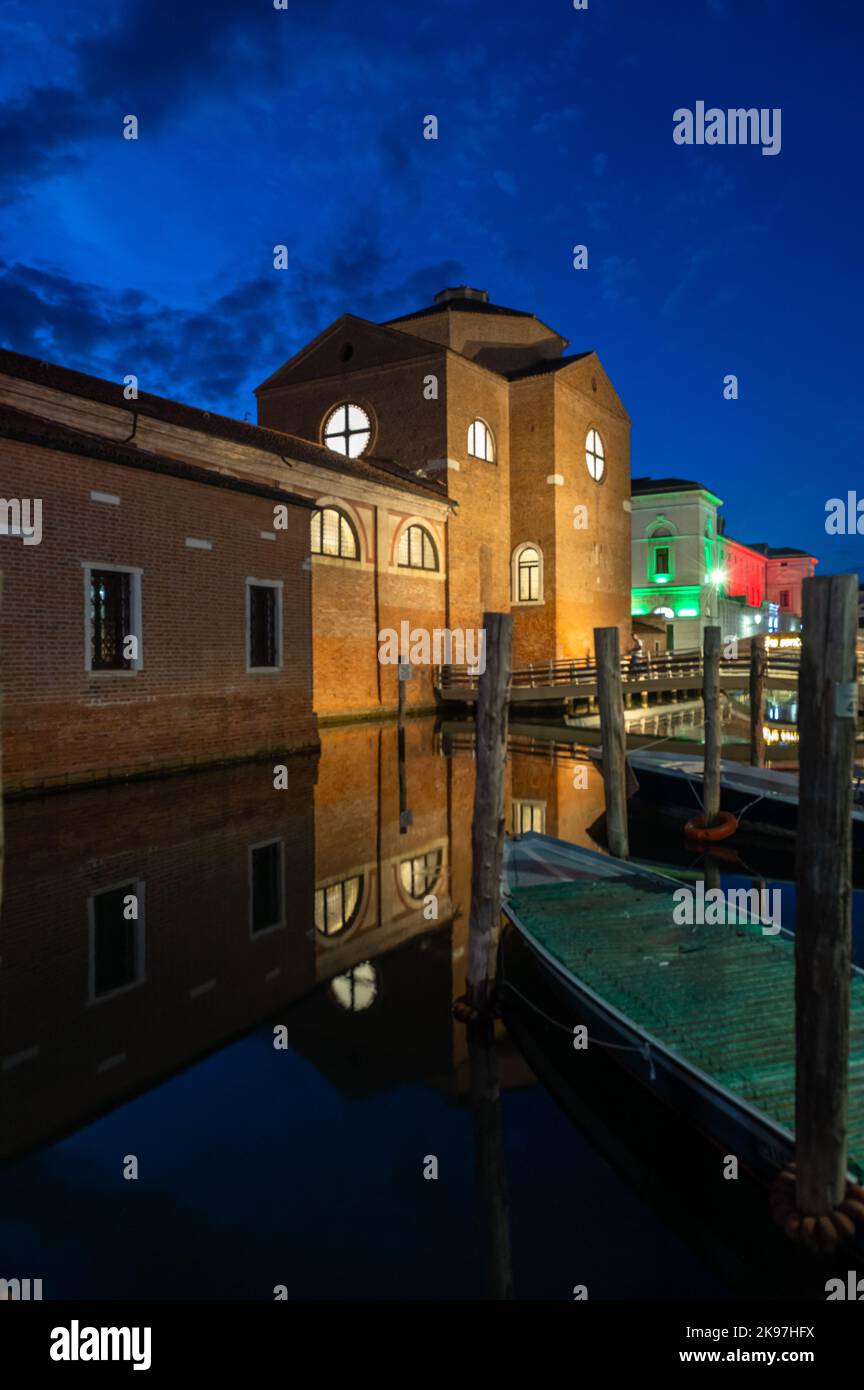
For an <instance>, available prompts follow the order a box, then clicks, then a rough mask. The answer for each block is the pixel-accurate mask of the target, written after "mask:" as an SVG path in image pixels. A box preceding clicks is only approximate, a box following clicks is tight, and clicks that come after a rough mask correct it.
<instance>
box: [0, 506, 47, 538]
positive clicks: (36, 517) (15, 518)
mask: <svg viewBox="0 0 864 1390" xmlns="http://www.w3.org/2000/svg"><path fill="white" fill-rule="evenodd" d="M0 536H20V537H21V539H22V541H23V542H24V544H25V545H38V544H39V542H40V541H41V540H42V498H41V497H0Z"/></svg>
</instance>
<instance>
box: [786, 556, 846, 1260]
mask: <svg viewBox="0 0 864 1390" xmlns="http://www.w3.org/2000/svg"><path fill="white" fill-rule="evenodd" d="M802 626H803V647H802V651H801V669H800V674H799V678H798V710H799V714H798V728H799V731H800V742H799V754H800V758H799V769H800V770H799V776H798V843H797V850H796V862H797V913H796V921H795V1164H794V1167H791V1168H787V1169H785V1170H784V1171H783V1172H782V1173H781V1174H780V1176H779V1178H778V1179H777V1183H776V1185H775V1189H774V1193H773V1195H772V1206H773V1210H774V1218H775V1220H776V1221H777V1222H778V1224H780V1225H782V1226H784V1228H785V1230H786V1233H787V1235H789V1236H790V1237H791V1238H792V1239H793V1240H796V1241H800V1242H801V1243H802V1244H804V1245H805V1246H807V1248H808V1249H810V1250H813V1251H818V1252H828V1251H830V1250H832V1249H833V1248H834V1246H835V1245H836V1244H837V1242H838V1241H840V1240H843V1239H845V1238H846V1237H848V1236H850V1235H852V1234H853V1233H854V1230H855V1226H856V1224H857V1225H859V1226H860V1225H862V1224H864V1189H862V1188H861V1187H860V1186H858V1185H857V1184H855V1183H850V1182H849V1181H848V1179H847V1144H848V1120H847V1105H848V1087H849V1007H850V995H851V963H852V771H853V767H854V761H855V732H856V727H857V721H858V686H857V680H856V651H855V643H856V637H857V628H858V577H857V575H852V574H839V575H826V576H825V577H820V578H819V579H805V581H804V613H803V620H802Z"/></svg>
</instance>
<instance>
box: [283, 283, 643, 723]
mask: <svg viewBox="0 0 864 1390" xmlns="http://www.w3.org/2000/svg"><path fill="white" fill-rule="evenodd" d="M566 347H567V341H566V339H564V338H562V337H561V336H560V334H558V333H556V332H555V331H554V330H553V329H551V328H549V327H548V326H547V325H545V324H544V323H542V322H541V321H540V320H539V319H537V318H536V317H535V316H534V315H533V314H531V313H528V312H525V311H523V310H517V309H507V308H503V307H502V306H500V305H495V304H491V303H490V302H489V297H488V295H487V294H486V292H485V291H482V290H472V289H468V288H466V287H464V286H463V287H461V288H458V289H449V290H443V291H442V292H441V293H440V294H438V295H436V296H435V301H434V303H433V304H431V305H429V306H426V307H424V308H421V309H418V310H415V311H414V312H413V313H410V314H406V315H403V316H402V317H400V318H398V319H394V320H391V321H390V322H389V323H386V324H374V323H370V322H368V321H366V320H364V319H360V318H356V317H354V316H353V315H351V314H344V315H342V317H341V318H339V319H337V320H336V322H335V323H333V324H331V325H330V327H329V328H327V329H325V330H324V332H322V333H320V334H319V335H318V337H316V338H315V339H314V340H313V341H312V342H311V343H309V344H308V345H307V346H306V347H305V348H303V349H302V350H301V351H300V352H299V353H297V354H296V355H295V356H294V357H292V358H291V359H290V361H288V362H286V363H285V364H284V366H282V367H280V368H279V369H278V370H277V371H276V372H274V373H273V374H272V375H271V376H270V377H268V378H267V380H266V381H265V382H264V383H263V384H262V385H261V386H260V387H259V388H258V391H257V396H258V417H259V421H260V423H261V424H262V425H264V426H266V427H268V428H272V429H276V430H290V431H291V432H292V433H293V434H298V435H301V436H302V437H303V438H306V439H309V440H316V441H319V442H320V443H326V444H328V445H329V447H330V449H331V450H334V451H339V452H340V453H342V455H343V457H345V458H348V457H350V455H351V454H352V453H356V454H357V455H358V456H359V457H361V458H364V457H366V456H367V455H368V456H369V458H370V461H372V460H374V458H375V457H379V458H384V459H395V460H396V461H397V462H398V464H399V465H400V468H401V471H402V472H403V473H404V474H405V475H406V476H410V477H413V478H415V479H425V480H430V481H431V480H434V482H435V484H436V486H437V488H438V490H439V493H440V495H442V496H443V497H444V498H445V499H446V504H447V506H446V510H444V511H442V513H441V514H440V517H439V519H438V520H437V525H435V524H432V518H431V517H429V509H428V507H427V512H426V517H428V518H429V519H428V521H427V520H426V519H425V518H424V515H423V514H421V515H418V516H417V517H406V516H404V515H400V514H393V512H392V511H391V512H390V514H389V515H386V516H381V515H380V514H379V517H378V527H377V536H378V547H377V555H378V559H377V569H376V573H377V574H378V576H379V580H378V582H379V584H380V585H381V591H382V594H383V595H386V596H387V599H388V602H387V603H386V604H382V617H387V616H388V615H389V616H390V617H393V618H395V617H397V616H398V615H399V613H400V611H401V610H403V608H404V612H403V614H402V615H403V616H404V617H409V618H412V619H413V616H414V613H415V611H417V612H418V613H419V612H421V610H420V609H419V608H415V607H414V606H413V605H418V604H424V607H425V611H426V612H427V613H430V614H431V613H433V612H437V613H438V614H439V615H440V618H439V620H440V622H441V623H442V624H443V625H444V626H445V627H447V628H448V629H459V630H462V631H466V630H468V629H476V628H479V626H480V623H481V620H482V615H483V612H484V611H485V610H496V611H508V610H512V612H513V618H514V625H513V659H514V663H515V664H517V665H521V664H525V663H527V662H528V661H530V660H549V659H555V658H558V657H563V656H585V655H587V654H589V653H590V652H591V651H593V628H594V627H595V626H605V625H618V626H619V627H620V629H621V633H622V637H623V638H625V639H626V638H627V637H628V636H629V630H630V626H629V608H628V590H629V584H630V549H629V547H630V517H629V510H630V500H629V499H630V455H629V429H630V422H629V419H628V416H627V414H626V411H625V410H624V408H623V406H622V404H621V402H620V400H619V398H618V396H617V394H616V393H615V390H614V388H613V386H612V384H611V382H610V381H609V378H608V377H607V375H606V373H605V371H604V370H603V367H602V366H601V365H600V362H599V360H598V358H597V356H596V354H595V353H593V352H583V353H577V354H575V355H570V356H565V355H563V354H564V349H565V348H566ZM297 481H298V483H299V480H297ZM349 481H350V479H347V480H346V487H347V484H348V482H349ZM341 495H342V494H340V493H339V492H338V491H336V490H335V489H334V495H333V504H334V506H335V507H338V506H339V505H340V497H341ZM347 500H348V498H347V493H346V501H347ZM345 511H346V514H347V519H348V521H349V522H351V521H352V520H353V515H352V510H351V508H349V507H348V506H347V505H346V507H345ZM415 525H416V526H424V525H425V526H426V529H427V530H428V533H429V540H430V542H431V543H432V544H431V547H429V548H426V547H424V548H423V551H422V555H423V557H424V563H423V566H422V568H421V567H420V566H419V565H418V563H417V560H418V558H419V557H420V556H421V550H420V546H419V541H418V544H417V545H416V547H414V548H413V549H411V550H409V548H408V545H407V542H406V540H405V534H406V531H407V530H408V529H409V528H411V527H412V526H415ZM356 529H357V530H358V531H359V529H360V528H359V527H358V528H356ZM414 539H415V540H418V538H417V536H416V532H415V533H414ZM363 544H364V543H363V538H362V536H361V538H360V541H359V546H358V549H359V551H360V553H361V556H362V555H363V554H365V553H366V552H364V550H363ZM331 548H332V547H331ZM314 549H315V545H314V542H313V550H314ZM325 566H326V568H325ZM313 571H314V589H313V592H314V598H313V607H314V611H315V628H316V647H315V654H316V687H315V704H316V709H317V710H318V712H319V714H322V715H323V714H328V713H330V712H331V711H337V712H338V711H339V710H341V709H344V708H345V701H346V696H347V695H348V693H349V692H347V691H344V690H342V691H340V690H338V689H337V688H336V686H335V683H334V680H333V678H332V677H331V675H330V673H329V671H328V669H327V664H328V663H329V660H330V654H329V653H327V652H326V651H325V652H324V653H323V659H324V662H323V664H321V665H320V666H319V664H318V656H319V651H320V649H321V647H322V645H323V643H324V640H325V638H324V635H323V629H322V623H321V615H322V614H324V613H325V612H332V611H334V610H336V611H342V605H343V604H344V603H345V602H348V601H353V602H354V603H355V605H356V607H360V606H361V604H362V603H364V602H365V600H364V599H363V592H364V581H363V577H362V570H360V567H359V566H358V563H357V560H356V559H355V558H354V557H353V556H352V555H350V554H349V556H348V557H347V558H341V557H340V558H335V563H334V557H333V556H317V557H316V556H315V555H314V554H313ZM408 573H410V574H412V575H413V580H414V589H413V592H412V591H411V590H410V589H409V588H408V587H407V586H406V584H405V577H406V575H407V574H408ZM397 581H400V582H397ZM436 584H437V589H436V587H435V586H436ZM353 596H357V597H358V598H359V602H358V601H357V598H354V597H353ZM424 596H425V597H424ZM421 621H422V619H421ZM390 625H391V624H390V623H389V622H384V621H382V623H381V624H380V627H385V626H390ZM336 660H337V661H338V653H337V656H336ZM319 671H320V676H319V674H318V673H319ZM428 689H429V687H428V682H427V681H425V680H424V681H422V682H419V683H418V684H417V685H416V686H415V688H414V691H413V694H412V697H411V698H413V699H414V700H415V702H423V701H425V698H426V695H427V692H428ZM394 690H395V682H394V681H393V679H392V677H391V679H390V681H389V683H388V684H387V685H386V686H385V688H384V689H383V691H382V695H381V698H380V701H379V707H380V705H385V706H386V705H390V704H392V702H393V700H394V698H395V696H394Z"/></svg>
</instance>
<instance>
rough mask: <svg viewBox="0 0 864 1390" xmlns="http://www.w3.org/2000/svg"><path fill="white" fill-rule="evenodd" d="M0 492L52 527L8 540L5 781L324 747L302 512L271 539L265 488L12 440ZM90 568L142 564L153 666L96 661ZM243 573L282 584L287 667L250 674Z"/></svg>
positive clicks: (0, 459) (0, 634)
mask: <svg viewBox="0 0 864 1390" xmlns="http://www.w3.org/2000/svg"><path fill="white" fill-rule="evenodd" d="M91 491H98V492H103V493H107V494H110V495H113V496H119V498H120V504H119V506H118V505H111V504H107V503H104V502H94V501H92V500H91V498H90V493H91ZM0 493H2V495H3V496H4V497H11V496H28V497H39V498H42V500H43V528H44V534H43V538H42V542H41V544H39V545H24V544H23V543H22V541H21V540H20V539H18V538H15V537H12V536H4V537H0V565H2V569H3V598H2V610H0V643H2V684H3V691H4V720H3V725H4V727H3V743H4V749H3V757H4V781H5V786H6V788H7V790H8V789H17V788H20V787H27V786H33V785H38V784H40V783H41V782H43V781H46V782H48V781H54V780H57V781H60V782H62V781H63V780H68V781H72V782H74V781H85V780H89V779H92V778H97V777H103V776H106V775H112V776H119V775H124V774H127V773H130V772H135V773H138V772H144V771H147V770H157V769H161V768H168V767H178V766H184V765H188V764H192V763H197V762H213V761H221V760H223V759H234V758H241V757H253V756H258V755H263V754H268V753H270V752H275V751H277V750H289V749H297V748H303V747H310V746H314V745H315V744H316V742H317V733H316V722H315V717H314V715H313V712H312V650H311V633H310V626H311V621H310V575H309V570H308V566H304V562H307V557H308V553H309V515H310V514H309V512H308V511H307V510H306V509H305V508H301V507H297V506H289V507H288V520H289V525H288V529H287V530H284V531H279V532H277V533H276V534H277V539H276V540H275V541H268V540H262V539H261V536H260V533H261V532H262V531H272V528H273V505H274V504H273V502H272V501H268V500H267V499H266V498H265V497H260V498H259V497H256V496H250V495H246V494H243V493H238V492H235V491H229V490H227V489H222V488H216V487H209V486H205V485H202V484H198V483H195V482H191V481H188V480H184V479H178V478H174V477H170V476H165V475H163V474H158V473H153V472H150V471H144V470H139V469H134V468H128V467H123V466H121V465H119V464H114V463H109V462H104V461H96V460H91V459H85V458H82V457H79V456H73V455H70V454H65V453H63V452H62V451H60V450H56V449H45V448H41V447H35V446H33V445H31V444H24V443H17V442H13V441H11V440H8V439H7V440H3V441H2V445H0ZM187 537H192V538H196V539H200V540H209V541H211V542H212V549H211V550H202V549H188V548H187V547H186V545H185V541H186V538H187ZM82 562H89V563H92V564H99V563H102V564H112V565H122V566H130V567H140V568H141V569H142V570H143V574H142V576H141V602H142V619H143V669H142V670H140V671H137V672H135V673H131V674H130V673H126V672H123V673H115V672H109V673H105V672H93V673H90V672H87V671H86V670H85V622H84V608H85V591H84V571H83V569H82ZM247 577H253V578H257V579H264V580H281V581H282V583H283V586H284V587H283V667H282V669H281V670H280V671H278V672H274V673H270V672H267V673H266V674H250V673H247V671H246V653H247V634H246V585H245V580H246V578H247Z"/></svg>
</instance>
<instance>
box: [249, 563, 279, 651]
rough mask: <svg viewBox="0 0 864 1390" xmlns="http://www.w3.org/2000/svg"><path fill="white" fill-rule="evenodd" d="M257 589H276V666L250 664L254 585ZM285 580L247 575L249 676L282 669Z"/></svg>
mask: <svg viewBox="0 0 864 1390" xmlns="http://www.w3.org/2000/svg"><path fill="white" fill-rule="evenodd" d="M253 585H254V587H255V588H256V589H275V590H276V647H277V655H278V661H277V663H276V665H275V666H250V665H249V662H250V659H251V656H252V650H251V648H252V643H251V637H252V587H253ZM282 589H283V581H282V580H281V579H253V578H252V576H251V575H247V576H246V674H247V675H249V676H273V675H277V674H278V672H280V671H281V670H282V660H283V639H282V625H283V622H284V613H283V603H282Z"/></svg>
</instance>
